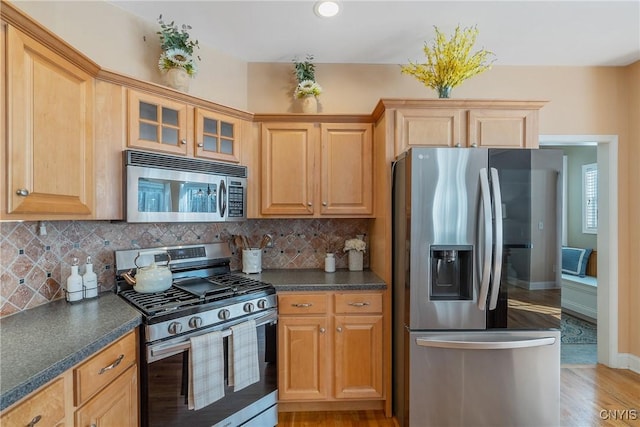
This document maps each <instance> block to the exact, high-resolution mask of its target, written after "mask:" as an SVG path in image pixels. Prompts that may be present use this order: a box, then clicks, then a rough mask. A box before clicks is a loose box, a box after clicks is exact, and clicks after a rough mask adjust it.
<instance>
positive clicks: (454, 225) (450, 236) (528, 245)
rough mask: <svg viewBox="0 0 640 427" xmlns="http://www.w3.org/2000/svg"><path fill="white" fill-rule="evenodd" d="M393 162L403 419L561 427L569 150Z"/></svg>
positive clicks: (397, 373) (396, 360) (453, 153)
mask: <svg viewBox="0 0 640 427" xmlns="http://www.w3.org/2000/svg"><path fill="white" fill-rule="evenodd" d="M393 168H394V170H393V176H394V182H393V257H394V262H393V308H394V311H393V369H394V372H393V378H394V380H393V383H394V384H393V385H394V413H395V415H396V417H397V418H398V421H399V422H400V425H401V426H411V427H430V426H434V427H443V426H473V427H478V426H519V427H520V426H536V427H540V426H556V425H558V423H559V413H560V408H559V402H560V270H561V267H560V266H561V212H562V203H561V201H562V191H561V182H562V180H561V173H562V153H561V152H560V151H558V150H549V149H540V150H524V149H522V150H520V149H482V148H412V149H410V150H409V151H407V152H406V153H405V154H404V155H403V156H401V158H399V159H398V161H397V162H395V163H394V166H393Z"/></svg>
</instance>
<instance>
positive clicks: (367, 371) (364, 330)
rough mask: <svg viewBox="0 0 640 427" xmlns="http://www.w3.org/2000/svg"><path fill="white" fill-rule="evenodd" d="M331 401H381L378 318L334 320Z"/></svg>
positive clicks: (362, 316)
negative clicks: (345, 399) (333, 383)
mask: <svg viewBox="0 0 640 427" xmlns="http://www.w3.org/2000/svg"><path fill="white" fill-rule="evenodd" d="M334 334H335V375H334V378H335V397H336V398H338V399H344V398H359V399H376V398H381V397H382V352H383V348H382V315H377V316H364V315H353V316H335V331H334Z"/></svg>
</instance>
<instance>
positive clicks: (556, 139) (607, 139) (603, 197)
mask: <svg viewBox="0 0 640 427" xmlns="http://www.w3.org/2000/svg"><path fill="white" fill-rule="evenodd" d="M539 141H540V147H548V148H552V147H554V146H580V145H585V144H588V143H591V144H593V143H596V144H597V165H598V178H599V179H598V193H599V194H600V201H599V204H598V206H599V210H598V260H597V269H598V292H597V313H598V316H597V317H598V325H597V361H598V363H602V364H605V365H607V366H611V367H617V355H618V317H617V307H618V261H617V259H618V237H617V236H618V137H617V136H616V135H540V139H539Z"/></svg>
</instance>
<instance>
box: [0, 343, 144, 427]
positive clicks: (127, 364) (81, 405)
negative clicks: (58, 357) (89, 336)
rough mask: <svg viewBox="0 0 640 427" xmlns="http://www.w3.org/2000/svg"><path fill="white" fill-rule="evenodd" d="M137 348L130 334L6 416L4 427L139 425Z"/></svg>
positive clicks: (0, 421) (0, 416) (0, 417)
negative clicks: (5, 426)
mask: <svg viewBox="0 0 640 427" xmlns="http://www.w3.org/2000/svg"><path fill="white" fill-rule="evenodd" d="M137 343H138V339H137V331H132V332H130V333H128V334H127V335H125V336H123V337H122V338H120V339H118V340H117V341H116V342H114V343H112V344H110V345H109V346H108V347H106V348H104V349H103V350H101V351H99V352H97V353H96V354H94V355H93V356H91V357H90V358H89V359H87V360H86V361H83V362H81V363H80V364H78V365H77V366H75V367H73V368H71V369H69V370H67V371H66V372H64V373H63V374H62V375H60V376H58V377H57V378H55V379H54V380H52V381H51V382H49V383H48V384H46V385H44V386H43V387H42V388H40V389H39V390H37V391H35V392H34V393H32V394H31V395H29V396H27V397H25V398H24V399H22V400H21V401H19V402H17V403H15V404H14V405H13V406H11V407H9V408H8V409H7V410H5V411H3V412H2V414H0V425H3V426H4V425H7V426H31V425H33V426H40V425H45V426H56V427H58V426H72V425H75V426H77V427H87V426H90V425H95V426H105V427H116V426H117V427H136V426H138V425H139V415H138V413H139V410H138V408H139V399H138V365H137V362H138V356H137V355H138V349H137ZM30 423H32V424H30Z"/></svg>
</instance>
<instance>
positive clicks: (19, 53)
mask: <svg viewBox="0 0 640 427" xmlns="http://www.w3.org/2000/svg"><path fill="white" fill-rule="evenodd" d="M3 38H6V40H5V41H4V43H3V62H5V61H6V64H5V65H4V66H5V67H6V68H5V69H4V70H3V73H2V74H3V75H4V78H3V79H4V83H5V85H6V88H7V90H6V105H3V108H6V130H5V129H4V127H3V131H2V133H3V135H2V140H3V143H4V144H3V145H5V147H3V149H2V151H3V158H2V164H3V179H2V187H3V188H2V190H3V191H2V193H3V194H5V195H6V196H5V197H6V198H5V197H3V199H2V205H3V206H2V210H1V216H0V218H1V219H83V218H84V219H89V218H91V215H92V211H93V206H94V184H93V182H94V181H93V179H94V178H93V177H94V162H93V149H94V139H93V122H94V117H93V102H94V80H93V77H92V76H91V75H90V74H89V73H87V72H85V71H84V70H83V69H81V68H80V67H78V66H76V65H75V64H74V63H72V62H70V61H68V60H67V59H66V58H64V57H63V56H61V55H59V54H57V53H56V52H54V51H53V50H51V49H49V48H48V47H46V46H44V45H43V44H41V43H40V42H38V41H36V40H35V39H33V38H32V37H30V36H29V35H27V34H25V33H23V32H22V31H20V30H18V29H17V28H14V27H13V26H11V25H3ZM4 46H6V51H5V49H4ZM3 116H5V114H3ZM3 120H4V118H3ZM4 171H6V172H4ZM5 173H6V175H5Z"/></svg>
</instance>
